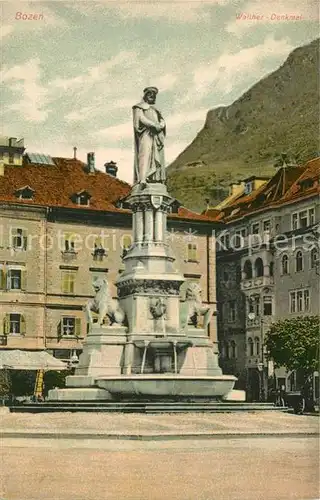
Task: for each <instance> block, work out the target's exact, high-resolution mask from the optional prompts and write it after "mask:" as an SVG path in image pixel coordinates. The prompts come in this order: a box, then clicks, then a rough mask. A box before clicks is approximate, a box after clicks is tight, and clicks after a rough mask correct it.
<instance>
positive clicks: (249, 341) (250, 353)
mask: <svg viewBox="0 0 320 500" xmlns="http://www.w3.org/2000/svg"><path fill="white" fill-rule="evenodd" d="M248 354H249V356H253V340H252V338H251V337H249V338H248Z"/></svg>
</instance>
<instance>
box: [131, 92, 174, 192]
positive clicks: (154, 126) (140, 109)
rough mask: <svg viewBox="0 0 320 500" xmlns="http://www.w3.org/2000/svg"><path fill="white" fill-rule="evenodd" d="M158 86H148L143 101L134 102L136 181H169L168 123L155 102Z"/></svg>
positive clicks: (144, 182) (142, 183) (144, 183)
mask: <svg viewBox="0 0 320 500" xmlns="http://www.w3.org/2000/svg"><path fill="white" fill-rule="evenodd" d="M157 93H158V89H157V88H156V87H147V88H145V89H144V91H143V99H142V101H141V102H139V103H138V104H136V105H135V106H133V108H132V109H133V128H134V150H135V155H134V183H137V182H139V183H140V184H141V186H142V187H145V186H146V184H147V182H162V183H163V182H165V178H166V177H165V162H164V137H165V133H166V124H165V121H164V119H163V117H162V115H161V113H160V111H159V110H158V109H157V108H156V107H155V106H154V104H155V102H156V96H157Z"/></svg>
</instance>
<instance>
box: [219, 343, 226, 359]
mask: <svg viewBox="0 0 320 500" xmlns="http://www.w3.org/2000/svg"><path fill="white" fill-rule="evenodd" d="M220 355H221V357H222V358H225V357H226V349H225V343H224V342H221V343H220Z"/></svg>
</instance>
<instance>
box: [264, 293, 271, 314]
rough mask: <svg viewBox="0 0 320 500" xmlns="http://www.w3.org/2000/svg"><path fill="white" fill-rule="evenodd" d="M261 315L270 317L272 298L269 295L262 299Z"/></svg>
mask: <svg viewBox="0 0 320 500" xmlns="http://www.w3.org/2000/svg"><path fill="white" fill-rule="evenodd" d="M263 315H264V316H272V297H271V296H269V295H265V296H264V297H263Z"/></svg>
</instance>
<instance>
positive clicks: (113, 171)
mask: <svg viewBox="0 0 320 500" xmlns="http://www.w3.org/2000/svg"><path fill="white" fill-rule="evenodd" d="M104 166H105V169H106V174H109V175H112V177H117V172H118V167H117V164H116V162H114V161H109V162H107V163H105V164H104Z"/></svg>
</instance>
